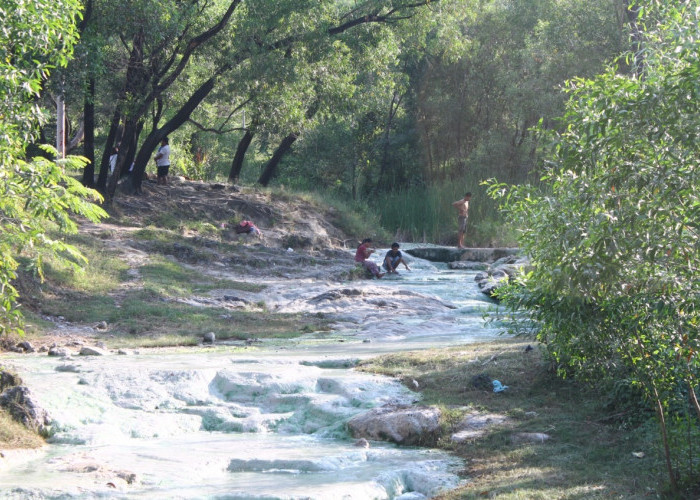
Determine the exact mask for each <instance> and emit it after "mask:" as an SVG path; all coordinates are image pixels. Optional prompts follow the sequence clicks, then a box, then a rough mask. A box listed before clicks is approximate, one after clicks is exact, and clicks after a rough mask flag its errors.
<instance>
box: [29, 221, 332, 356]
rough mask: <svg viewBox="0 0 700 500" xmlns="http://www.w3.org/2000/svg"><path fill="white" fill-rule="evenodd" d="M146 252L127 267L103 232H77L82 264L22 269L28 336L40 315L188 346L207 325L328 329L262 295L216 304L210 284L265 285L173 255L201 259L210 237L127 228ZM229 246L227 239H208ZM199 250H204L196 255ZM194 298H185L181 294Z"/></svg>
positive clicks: (265, 333)
mask: <svg viewBox="0 0 700 500" xmlns="http://www.w3.org/2000/svg"><path fill="white" fill-rule="evenodd" d="M131 236H132V237H133V238H134V239H135V240H136V241H138V242H140V244H141V245H145V247H144V248H145V249H146V250H147V253H148V255H147V256H146V257H145V258H144V261H143V262H142V263H141V264H140V265H136V266H134V267H133V269H130V266H129V265H128V264H127V263H126V261H125V260H124V259H125V255H124V254H122V253H119V252H115V251H111V250H110V247H109V246H108V245H107V242H106V241H104V239H108V238H109V237H111V236H110V235H105V238H99V237H98V238H91V237H87V236H77V237H75V238H73V240H72V241H71V243H73V244H74V245H76V246H77V247H78V248H79V249H80V250H81V251H82V252H83V253H84V254H85V255H86V256H87V257H88V259H89V263H88V265H87V267H86V268H85V269H84V270H82V271H80V270H79V271H76V270H74V269H72V268H66V267H60V266H58V265H54V263H53V262H49V263H48V265H47V267H46V273H45V274H46V282H45V283H43V284H41V283H39V282H38V281H37V280H36V277H32V276H31V275H29V274H27V273H24V274H23V278H24V279H23V280H22V282H23V283H25V284H26V286H23V292H22V296H23V298H24V300H25V309H26V310H27V312H28V319H29V320H30V323H31V324H30V326H29V328H28V329H27V331H28V336H29V337H32V338H36V337H38V336H40V335H41V334H42V332H44V331H46V330H49V329H50V328H51V327H52V326H53V325H52V324H51V323H50V322H46V321H45V320H43V319H42V316H46V315H48V316H53V317H59V316H60V317H63V318H64V320H65V321H68V322H70V323H75V324H86V325H94V324H96V323H99V322H102V321H104V322H106V323H107V325H108V328H107V331H106V332H103V333H99V334H98V335H101V336H102V337H103V339H102V340H104V341H105V343H106V344H108V345H109V346H111V347H124V346H130V347H162V346H168V345H172V346H187V345H196V344H198V343H199V342H201V338H202V336H203V335H204V334H205V333H207V332H214V334H215V335H216V338H217V339H218V340H228V339H241V340H245V339H250V338H275V339H280V338H282V339H284V338H294V337H297V336H300V335H303V334H305V333H308V332H315V331H325V330H328V323H327V320H325V319H323V318H321V317H318V316H314V315H310V316H308V317H307V316H303V315H298V314H276V313H272V312H270V311H268V310H267V308H266V305H265V303H264V302H263V301H258V303H254V304H249V305H247V306H246V307H245V309H230V308H227V307H225V305H221V306H218V305H217V303H216V301H215V300H212V297H211V296H210V295H209V293H210V292H212V291H215V290H227V291H229V290H234V291H235V290H238V291H243V292H251V293H257V292H260V291H262V290H264V289H265V286H264V285H259V284H255V283H247V282H241V281H234V280H230V279H222V278H218V277H216V276H214V275H207V274H204V273H202V272H200V271H195V270H193V269H191V268H190V267H188V266H187V265H184V264H181V263H179V262H178V261H176V260H174V259H173V254H177V252H180V254H179V255H176V258H180V259H181V260H183V261H185V262H188V261H190V260H192V261H196V262H200V263H201V262H202V261H204V262H207V261H208V260H207V259H211V258H212V254H213V253H212V251H211V250H210V249H209V248H208V247H207V245H211V244H212V243H211V241H202V240H196V239H193V238H190V239H186V240H185V242H183V238H182V236H180V235H178V234H177V233H175V232H173V231H171V230H163V229H160V228H155V227H148V228H145V229H142V230H139V231H136V232H135V233H133V234H132V235H131ZM213 244H214V245H215V246H216V249H217V250H222V249H223V250H224V253H225V254H230V253H231V252H230V250H231V249H230V248H229V246H230V245H227V244H223V243H216V242H214V243H213ZM202 255H206V257H205V258H204V259H202V257H201V256H202ZM187 298H194V299H197V298H199V299H201V300H195V301H194V302H192V303H185V302H184V301H183V300H182V299H187Z"/></svg>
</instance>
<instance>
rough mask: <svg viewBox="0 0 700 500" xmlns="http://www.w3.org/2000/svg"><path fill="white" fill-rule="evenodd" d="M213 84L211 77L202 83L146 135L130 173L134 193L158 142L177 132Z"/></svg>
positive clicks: (139, 184) (139, 186)
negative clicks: (171, 113)
mask: <svg viewBox="0 0 700 500" xmlns="http://www.w3.org/2000/svg"><path fill="white" fill-rule="evenodd" d="M215 82H216V76H212V77H211V78H210V79H209V80H207V81H206V82H204V83H203V84H202V85H201V86H200V87H199V88H198V89H197V90H196V91H195V93H194V94H192V95H191V96H190V98H189V99H188V100H187V102H186V103H185V104H183V106H182V107H181V108H180V110H179V111H178V112H177V113H176V114H175V116H173V117H172V118H171V119H170V120H168V121H167V122H166V123H165V124H164V125H163V126H162V127H161V128H159V129H156V130H153V131H152V132H151V133H150V134H148V137H146V139H145V140H144V141H143V144H142V145H141V149H139V152H138V154H137V155H136V159H135V160H134V171H133V172H132V173H131V188H132V189H133V191H134V192H136V193H139V192H140V191H141V182H142V181H143V174H144V172H145V171H146V167H147V166H148V160H149V159H150V158H151V155H152V154H153V151H154V150H155V149H156V147H157V146H158V144H159V143H160V141H161V140H162V139H163V138H164V137H167V135H168V134H169V133H170V132H172V131H174V130H177V129H178V128H179V127H180V126H181V125H182V124H183V123H185V122H186V121H187V120H189V118H190V115H191V114H192V112H193V111H194V110H195V109H197V106H199V104H200V103H201V102H202V101H203V100H204V99H205V98H206V97H207V96H208V95H209V93H210V92H211V91H212V90H213V89H214V83H215ZM115 188H116V185H115ZM113 195H114V192H111V193H110V196H113Z"/></svg>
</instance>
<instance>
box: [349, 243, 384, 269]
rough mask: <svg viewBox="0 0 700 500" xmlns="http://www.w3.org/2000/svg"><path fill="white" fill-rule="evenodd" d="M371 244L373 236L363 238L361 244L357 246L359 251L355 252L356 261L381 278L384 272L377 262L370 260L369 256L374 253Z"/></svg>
mask: <svg viewBox="0 0 700 500" xmlns="http://www.w3.org/2000/svg"><path fill="white" fill-rule="evenodd" d="M371 246H372V238H365V239H364V240H362V243H360V246H358V247H357V252H355V262H359V263H360V264H362V267H364V268H365V269H367V270H368V271H369V272H370V273H372V275H374V276H376V277H377V278H381V277H382V276H384V273H383V272H381V271H380V270H379V267H378V266H377V264H375V263H374V262H372V261H371V260H368V259H369V256H370V255H372V254H373V253H374V249H373V248H371Z"/></svg>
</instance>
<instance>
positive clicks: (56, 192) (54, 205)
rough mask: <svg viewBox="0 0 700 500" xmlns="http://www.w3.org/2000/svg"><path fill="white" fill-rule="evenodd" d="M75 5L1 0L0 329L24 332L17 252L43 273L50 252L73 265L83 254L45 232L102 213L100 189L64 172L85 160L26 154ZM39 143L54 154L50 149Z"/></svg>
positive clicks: (70, 31) (68, 44)
mask: <svg viewBox="0 0 700 500" xmlns="http://www.w3.org/2000/svg"><path fill="white" fill-rule="evenodd" d="M79 12H80V2H79V1H77V0H19V1H18V2H13V5H11V6H8V5H6V4H5V3H0V18H2V19H3V30H2V31H1V32H0V138H1V140H0V335H2V334H6V333H9V332H18V333H20V334H21V333H23V332H22V328H21V318H22V316H21V314H20V312H19V311H18V310H17V299H18V291H17V289H16V288H15V287H14V286H13V283H12V282H13V280H14V279H15V278H16V270H17V267H18V265H19V264H18V261H17V256H19V255H21V254H23V255H27V256H29V257H30V258H31V261H32V263H33V265H34V266H35V267H36V268H37V269H38V270H39V272H40V273H41V265H42V258H43V256H44V255H47V254H53V255H55V256H57V257H59V258H60V259H62V260H63V261H64V262H67V263H72V264H73V265H78V264H80V263H81V262H82V261H84V258H83V257H82V255H81V254H80V252H78V251H77V249H76V248H75V247H73V246H71V245H68V244H66V243H65V242H62V241H60V240H57V239H53V238H51V237H50V236H49V235H48V231H49V230H50V229H51V228H52V227H58V229H59V231H60V232H62V233H70V232H75V231H76V230H77V226H76V224H75V222H74V221H73V220H72V217H73V216H75V215H81V216H84V217H87V218H88V219H90V220H92V221H98V220H100V219H101V218H104V217H106V216H107V214H106V212H104V211H103V210H102V209H101V208H100V207H98V206H96V205H94V204H93V203H92V202H93V201H101V198H100V195H99V194H98V193H97V192H95V191H92V190H90V189H86V188H84V187H83V186H82V185H81V184H80V183H79V182H77V181H76V180H75V179H72V178H71V177H69V176H68V175H66V173H65V170H64V167H65V166H70V167H74V168H82V167H83V166H84V165H85V159H83V158H78V157H71V158H68V159H66V160H61V161H59V162H53V161H50V160H47V159H46V158H42V157H37V158H31V159H27V158H26V157H25V150H26V147H27V145H28V144H29V143H31V142H33V141H34V140H36V138H37V130H38V125H39V124H40V123H41V122H42V120H43V118H44V116H43V113H42V110H41V109H40V108H39V107H38V106H37V105H36V97H37V96H38V94H39V91H40V90H41V84H42V82H43V81H44V80H45V78H46V77H47V76H48V73H49V71H50V70H51V69H53V68H55V67H56V66H59V65H63V66H64V65H65V64H66V63H67V61H68V58H69V57H70V54H71V50H72V47H73V44H74V43H75V39H76V27H75V20H76V18H78V17H79ZM29 27H30V28H31V29H29ZM44 150H45V151H46V152H47V153H49V154H50V155H53V156H54V157H57V154H56V151H55V150H54V149H53V148H51V147H48V146H47V147H44Z"/></svg>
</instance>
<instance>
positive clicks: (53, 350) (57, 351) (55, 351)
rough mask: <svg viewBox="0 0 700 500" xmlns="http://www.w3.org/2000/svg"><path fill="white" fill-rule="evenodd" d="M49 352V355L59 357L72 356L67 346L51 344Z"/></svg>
mask: <svg viewBox="0 0 700 500" xmlns="http://www.w3.org/2000/svg"><path fill="white" fill-rule="evenodd" d="M48 354H49V356H58V357H62V358H65V357H66V356H70V352H69V351H68V349H66V348H65V347H57V346H51V347H50V348H49V353H48Z"/></svg>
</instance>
